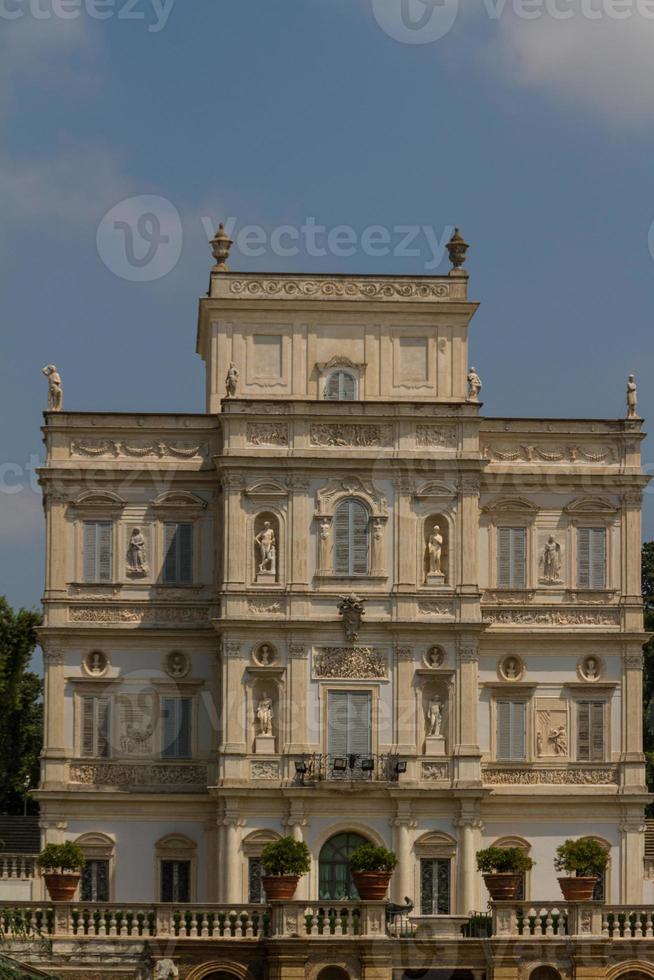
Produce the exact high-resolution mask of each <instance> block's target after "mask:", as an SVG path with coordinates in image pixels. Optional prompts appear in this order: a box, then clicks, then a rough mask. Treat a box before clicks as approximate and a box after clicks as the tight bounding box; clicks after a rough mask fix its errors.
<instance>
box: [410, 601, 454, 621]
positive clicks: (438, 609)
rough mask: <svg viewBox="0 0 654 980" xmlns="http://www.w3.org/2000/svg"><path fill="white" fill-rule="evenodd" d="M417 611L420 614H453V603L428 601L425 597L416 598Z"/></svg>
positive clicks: (443, 615)
mask: <svg viewBox="0 0 654 980" xmlns="http://www.w3.org/2000/svg"><path fill="white" fill-rule="evenodd" d="M418 613H419V614H420V615H421V616H440V617H446V616H453V615H454V603H452V602H428V601H427V600H425V599H419V600H418Z"/></svg>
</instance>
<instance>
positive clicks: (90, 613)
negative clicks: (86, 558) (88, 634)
mask: <svg viewBox="0 0 654 980" xmlns="http://www.w3.org/2000/svg"><path fill="white" fill-rule="evenodd" d="M209 618H210V611H209V609H207V608H206V607H202V606H163V605H162V606H153V605H150V604H149V603H148V604H146V603H143V605H142V606H141V605H138V606H101V605H97V606H70V607H69V609H68V619H69V621H70V622H71V623H93V624H106V625H116V624H118V625H120V624H124V625H130V626H167V625H168V624H169V623H174V624H175V625H176V626H204V625H206V624H207V623H208V622H209Z"/></svg>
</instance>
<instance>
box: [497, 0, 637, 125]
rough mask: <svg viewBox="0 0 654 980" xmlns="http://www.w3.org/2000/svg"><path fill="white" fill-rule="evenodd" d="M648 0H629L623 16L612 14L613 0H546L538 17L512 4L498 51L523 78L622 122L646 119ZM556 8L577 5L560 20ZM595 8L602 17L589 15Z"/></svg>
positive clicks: (505, 66) (505, 16)
mask: <svg viewBox="0 0 654 980" xmlns="http://www.w3.org/2000/svg"><path fill="white" fill-rule="evenodd" d="M641 2H642V0H640V2H639V0H633V2H632V3H631V4H630V3H629V0H626V5H625V4H624V3H623V9H624V10H627V9H628V10H630V16H629V17H628V18H627V19H624V20H616V19H615V18H614V17H612V16H609V13H608V12H609V11H610V10H611V9H612V6H611V2H610V0H593V2H592V3H591V2H590V0H570V2H567V3H565V2H561V3H560V5H559V7H558V8H554V5H553V4H552V3H544V4H543V10H542V15H541V16H540V17H538V19H534V20H525V19H524V18H523V17H520V16H518V14H517V10H518V9H520V7H519V5H517V4H516V3H515V2H514V3H510V2H509V3H507V5H506V7H505V8H504V12H503V14H502V15H501V17H500V19H499V36H496V38H495V41H493V42H491V45H492V50H493V51H494V53H495V54H499V60H500V64H501V65H502V67H503V70H504V71H506V72H508V73H509V75H510V77H512V78H513V79H514V80H516V81H518V82H519V83H521V84H524V85H527V86H530V87H533V88H538V89H540V90H542V91H544V92H545V93H548V94H549V95H551V96H553V97H554V98H556V99H558V100H561V101H564V102H568V103H571V104H573V105H577V106H580V107H582V108H585V109H589V110H591V111H593V112H595V113H599V114H601V115H602V116H605V117H608V118H609V119H611V120H612V121H613V122H615V123H618V124H620V125H622V124H625V123H627V124H629V125H636V126H642V125H647V124H649V123H651V122H652V121H654V100H653V99H652V94H651V93H652V89H653V88H654V56H653V52H654V4H652V5H651V10H652V16H651V17H647V16H643V13H642V9H643V8H641ZM554 9H561V10H566V9H567V10H570V9H571V10H572V12H573V16H572V17H570V18H569V19H558V18H557V17H555V16H553V14H552V11H553V10H554ZM590 9H593V10H595V11H597V10H602V11H603V13H602V16H600V17H599V18H598V19H595V20H593V19H589V17H588V16H587V14H588V11H589V10H590ZM548 11H549V12H548ZM584 11H585V12H586V14H584ZM639 11H640V12H639Z"/></svg>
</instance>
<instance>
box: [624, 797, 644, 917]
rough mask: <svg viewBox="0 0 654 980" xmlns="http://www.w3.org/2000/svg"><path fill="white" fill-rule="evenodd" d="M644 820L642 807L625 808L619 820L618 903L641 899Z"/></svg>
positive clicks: (640, 901) (630, 902)
mask: <svg viewBox="0 0 654 980" xmlns="http://www.w3.org/2000/svg"><path fill="white" fill-rule="evenodd" d="M644 860H645V822H644V820H643V811H642V807H640V806H639V807H637V808H636V807H634V808H629V809H626V810H625V812H624V814H623V817H622V820H621V821H620V904H622V905H626V904H633V905H640V904H641V903H642V901H643V867H644Z"/></svg>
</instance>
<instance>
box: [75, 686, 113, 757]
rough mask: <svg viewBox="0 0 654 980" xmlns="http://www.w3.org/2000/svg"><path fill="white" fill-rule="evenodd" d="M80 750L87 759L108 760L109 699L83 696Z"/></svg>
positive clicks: (109, 730) (109, 741)
mask: <svg viewBox="0 0 654 980" xmlns="http://www.w3.org/2000/svg"><path fill="white" fill-rule="evenodd" d="M80 703H81V710H82V723H81V749H82V755H83V756H86V757H89V758H96V759H108V758H109V754H110V745H111V704H110V701H109V698H101V697H96V696H95V695H85V696H84V697H82V699H81V702H80Z"/></svg>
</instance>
